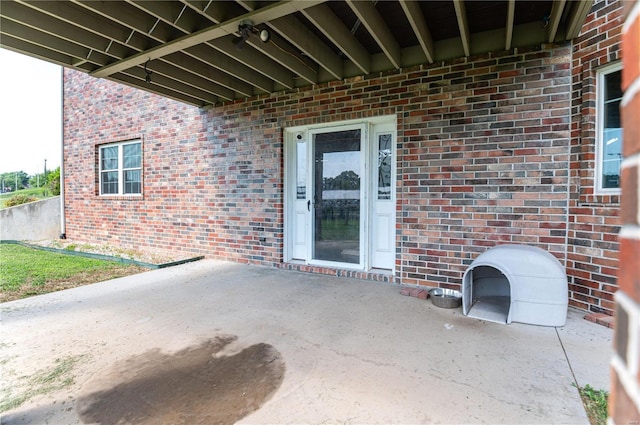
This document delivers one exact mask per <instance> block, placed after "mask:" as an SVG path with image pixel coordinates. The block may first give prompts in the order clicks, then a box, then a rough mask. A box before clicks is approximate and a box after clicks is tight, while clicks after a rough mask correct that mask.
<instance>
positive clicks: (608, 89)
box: [600, 71, 622, 189]
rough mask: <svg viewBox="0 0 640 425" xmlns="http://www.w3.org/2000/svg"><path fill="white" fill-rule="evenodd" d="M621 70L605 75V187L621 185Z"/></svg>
mask: <svg viewBox="0 0 640 425" xmlns="http://www.w3.org/2000/svg"><path fill="white" fill-rule="evenodd" d="M621 74H622V72H621V71H615V72H611V73H609V74H606V75H604V81H603V83H604V99H603V102H602V110H601V111H600V113H602V114H603V115H602V133H601V134H600V143H602V145H601V146H602V148H601V152H602V158H601V164H600V167H601V170H600V173H601V179H602V188H603V189H615V188H619V187H620V166H621V164H622V128H621V127H622V125H621V124H620V101H621V98H622V89H621V87H620V83H621Z"/></svg>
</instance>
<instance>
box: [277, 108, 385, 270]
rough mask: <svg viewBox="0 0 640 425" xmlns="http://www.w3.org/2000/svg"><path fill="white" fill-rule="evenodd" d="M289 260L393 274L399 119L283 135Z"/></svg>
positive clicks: (286, 252)
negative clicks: (396, 152) (396, 138)
mask: <svg viewBox="0 0 640 425" xmlns="http://www.w3.org/2000/svg"><path fill="white" fill-rule="evenodd" d="M285 141H286V154H285V163H286V164H285V165H286V167H285V185H286V194H287V196H286V199H285V204H286V205H285V208H286V209H285V211H286V215H285V247H286V249H285V258H286V259H287V261H291V260H300V261H303V262H305V263H307V264H316V265H327V266H335V267H342V268H353V269H358V270H368V269H371V268H380V269H388V270H392V269H393V267H394V261H395V231H394V229H395V207H394V205H395V164H394V162H395V145H396V143H395V119H394V118H389V117H387V118H386V120H382V121H381V122H380V120H377V121H376V120H371V121H370V122H358V123H342V124H341V125H335V126H331V127H326V126H325V127H315V128H314V127H300V128H290V129H287V131H286V132H285Z"/></svg>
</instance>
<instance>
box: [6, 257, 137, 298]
mask: <svg viewBox="0 0 640 425" xmlns="http://www.w3.org/2000/svg"><path fill="white" fill-rule="evenodd" d="M146 270H148V269H146V268H144V267H140V266H135V265H126V264H122V263H117V262H113V261H104V260H97V259H93V258H85V257H79V256H73V255H65V254H59V253H55V252H49V251H43V250H39V249H33V248H28V247H24V246H20V245H14V244H0V302H5V301H11V300H14V299H19V298H24V297H28V296H31V295H39V294H44V293H47V292H54V291H59V290H61V289H68V288H73V287H76V286H81V285H86V284H90V283H95V282H101V281H103V280H109V279H114V278H117V277H122V276H128V275H131V274H134V273H140V272H143V271H146Z"/></svg>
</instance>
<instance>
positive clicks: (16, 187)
mask: <svg viewBox="0 0 640 425" xmlns="http://www.w3.org/2000/svg"><path fill="white" fill-rule="evenodd" d="M15 175H16V186H15V188H14V189H13V190H14V191H16V190H18V172H17V171H16V174H15Z"/></svg>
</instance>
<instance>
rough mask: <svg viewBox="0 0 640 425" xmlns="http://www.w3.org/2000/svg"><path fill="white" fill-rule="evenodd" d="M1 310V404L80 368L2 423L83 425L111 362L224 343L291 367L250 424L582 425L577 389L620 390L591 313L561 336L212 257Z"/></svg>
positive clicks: (396, 294)
mask: <svg viewBox="0 0 640 425" xmlns="http://www.w3.org/2000/svg"><path fill="white" fill-rule="evenodd" d="M0 307H1V314H2V316H1V343H0V367H1V368H2V369H1V372H2V385H3V387H4V388H3V389H2V397H3V398H4V397H9V395H10V394H11V393H12V394H13V395H12V396H15V395H16V393H17V392H19V391H24V388H26V387H28V386H30V385H31V386H33V385H35V384H33V382H34V381H30V378H28V377H29V376H34V375H38V374H40V375H38V376H41V375H42V372H43V371H47V370H52V368H55V367H56V365H60V364H63V363H65V359H73V362H68V363H69V364H72V365H73V367H72V368H70V369H69V370H68V371H66V372H65V373H67V374H68V376H67V378H73V381H72V382H71V381H68V382H67V383H66V385H64V386H62V385H61V386H62V388H59V389H54V390H51V391H48V392H46V393H45V394H40V395H35V396H33V397H32V398H30V399H29V400H28V401H26V402H25V403H24V404H22V405H21V406H20V407H18V408H15V409H13V410H10V411H8V412H5V413H4V414H3V416H2V418H1V420H0V422H1V423H2V424H45V423H48V424H76V423H83V422H82V420H81V418H80V416H79V413H78V403H79V402H78V400H80V399H82V397H84V396H86V394H87V393H88V392H90V391H91V388H95V385H96V382H98V381H100V379H103V378H104V376H106V374H107V373H108V371H111V375H110V376H111V377H112V378H113V377H114V372H113V370H114V369H113V367H114V365H116V364H119V365H127V364H129V365H130V364H131V362H132V361H133V360H132V359H140V358H142V357H141V356H142V355H143V354H144V353H149V352H153V353H156V354H159V353H160V354H162V355H164V354H167V355H169V354H171V353H176V352H179V351H180V350H185V349H186V348H188V347H193V346H194V345H197V344H198V343H199V342H201V341H203V340H208V339H212V338H216V337H220V336H224V335H227V336H229V335H230V336H233V337H234V338H237V339H235V340H234V342H232V343H231V344H230V345H229V346H228V347H227V348H225V350H224V351H225V353H226V354H225V355H229V356H231V355H233V353H238V352H240V351H242V350H243V349H244V348H246V347H251V346H254V345H255V344H268V345H269V346H272V347H273V349H275V350H277V352H278V353H279V354H280V356H281V360H282V362H283V363H284V376H283V378H282V380H281V381H280V382H279V383H278V385H279V387H277V389H276V390H275V392H273V393H272V394H271V395H269V396H268V397H267V398H266V400H265V401H264V403H262V404H261V406H260V407H259V408H258V409H257V410H255V411H253V412H252V413H250V414H249V415H247V416H245V417H244V418H242V419H241V420H240V422H241V423H312V424H319V423H367V424H369V423H448V424H454V423H456V424H457V423H509V424H514V423H527V424H531V423H539V424H551V423H577V424H587V423H588V419H587V417H586V414H585V412H584V408H583V406H582V404H581V401H580V397H579V395H578V392H577V390H576V388H575V387H574V386H573V385H572V384H573V383H574V382H575V381H577V383H578V384H579V385H580V386H584V385H586V384H589V385H591V386H592V387H594V388H596V389H600V388H602V389H608V388H609V366H608V365H609V359H610V355H611V340H612V330H611V329H608V328H606V327H604V326H600V325H597V324H594V323H591V322H588V321H586V320H583V319H582V317H583V315H584V313H583V312H578V311H574V310H570V311H569V318H568V321H567V325H566V326H564V327H562V328H552V327H539V326H531V325H524V324H518V323H513V324H511V325H501V324H495V323H489V322H484V321H480V320H476V319H470V318H467V317H464V316H463V315H462V311H461V309H454V310H446V309H440V308H436V307H434V306H433V305H431V302H430V301H425V300H421V299H418V298H412V297H406V296H401V295H400V288H399V287H398V286H392V285H388V284H379V283H374V282H365V281H360V280H355V279H345V278H335V277H331V276H320V275H311V274H302V273H297V272H292V271H285V270H279V269H269V268H262V267H253V266H246V265H240V264H235V263H224V262H217V261H213V260H203V261H198V262H195V263H190V264H185V265H182V266H177V267H172V268H168V269H161V270H154V271H149V272H146V273H143V274H140V275H135V276H129V277H126V278H121V279H115V280H112V281H108V282H102V283H98V284H94V285H89V286H84V287H79V288H75V289H70V290H66V291H62V292H57V293H52V294H47V295H42V296H37V297H33V298H29V299H25V300H19V301H13V302H9V303H4V304H1V305H0ZM223 354H224V353H223ZM214 357H215V356H214ZM169 358H170V357H169ZM163 367H164V366H163ZM120 374H121V375H126V374H125V373H124V372H120ZM116 375H117V373H116ZM116 378H117V376H116ZM120 378H122V379H126V378H127V377H126V376H120ZM103 381H104V379H103ZM103 383H104V382H103ZM116 384H117V382H116V383H114V386H115V385H116ZM214 386H215V385H214ZM242 395H243V396H244V393H242ZM112 407H113V406H112ZM176 421H178V422H183V423H191V421H190V420H189V419H188V418H187V419H185V418H181V419H179V420H178V419H176ZM194 422H198V421H197V420H194ZM201 422H203V423H206V420H201ZM114 423H115V422H114Z"/></svg>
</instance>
